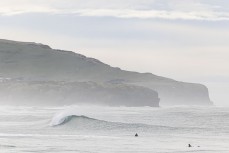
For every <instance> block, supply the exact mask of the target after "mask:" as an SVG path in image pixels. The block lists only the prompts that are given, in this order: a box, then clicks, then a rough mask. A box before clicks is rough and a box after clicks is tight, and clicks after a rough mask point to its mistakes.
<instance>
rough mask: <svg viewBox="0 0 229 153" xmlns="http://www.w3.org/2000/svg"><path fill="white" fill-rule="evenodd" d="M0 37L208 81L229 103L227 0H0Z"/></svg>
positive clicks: (219, 99)
mask: <svg viewBox="0 0 229 153" xmlns="http://www.w3.org/2000/svg"><path fill="white" fill-rule="evenodd" d="M0 38H2V39H11V40H18V41H35V42H40V43H44V44H49V45H50V46H51V47H53V48H58V49H66V50H72V51H75V52H78V53H82V54H84V55H86V56H90V57H94V58H97V59H99V60H101V61H103V62H105V63H107V64H110V65H112V66H114V67H121V68H122V69H126V70H133V71H139V72H151V73H154V74H157V75H161V76H165V77H170V78H173V79H176V80H180V81H187V82H197V83H203V84H205V85H207V86H208V87H209V91H210V96H211V99H212V100H213V101H214V102H215V104H217V105H228V106H229V102H228V100H229V93H228V92H229V1H227V0H1V1H0Z"/></svg>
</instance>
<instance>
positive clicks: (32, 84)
mask: <svg viewBox="0 0 229 153" xmlns="http://www.w3.org/2000/svg"><path fill="white" fill-rule="evenodd" d="M0 78H2V79H1V80H2V81H1V82H0V94H1V96H2V97H5V98H3V99H1V98H0V103H1V101H6V102H7V101H8V102H9V103H12V102H13V101H14V100H17V98H19V97H20V96H21V97H23V98H22V99H20V98H19V99H20V101H21V103H23V104H24V103H26V104H31V103H32V101H31V99H33V101H34V102H35V101H39V100H41V101H48V102H45V104H52V105H53V104H57V105H65V104H74V103H93V104H105V105H115V106H120V105H123V106H158V105H159V99H160V105H211V104H212V103H211V101H210V99H209V94H208V89H207V87H205V86H204V85H201V84H193V83H185V82H179V81H175V80H173V79H169V78H165V77H160V76H156V75H153V74H151V73H138V72H130V71H124V70H121V69H120V68H115V67H111V66H109V65H107V64H104V63H102V62H101V61H99V60H97V59H94V58H88V57H85V56H84V55H81V54H77V53H74V52H70V51H63V50H56V49H52V48H51V47H49V46H48V45H43V44H37V43H32V42H31V43H30V42H16V41H9V40H1V39H0ZM7 87H8V88H7ZM15 88H17V89H15ZM19 89H20V90H19ZM39 91H40V92H39ZM30 92H31V93H30ZM3 93H4V95H3ZM28 93H30V94H28ZM36 93H39V94H40V95H39V94H38V95H36ZM45 93H51V95H52V96H50V95H49V96H47V95H46V94H45ZM70 93H71V94H70ZM7 95H8V96H7ZM16 95H17V96H16ZM55 95H56V97H59V99H58V98H56V99H55ZM7 97H8V99H7ZM9 97H11V98H9ZM13 97H15V98H13ZM16 97H17V98H16ZM64 97H65V98H64ZM80 97H81V98H80ZM22 101H23V102H22ZM18 103H19V102H18ZM40 104H42V102H40Z"/></svg>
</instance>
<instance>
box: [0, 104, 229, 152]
mask: <svg viewBox="0 0 229 153" xmlns="http://www.w3.org/2000/svg"><path fill="white" fill-rule="evenodd" d="M135 133H138V135H139V137H137V138H136V137H134V135H135ZM188 144H191V145H192V146H193V147H192V148H188ZM228 144H229V108H223V107H165V108H150V107H138V108H127V107H96V106H71V107H56V108H54V107H52V108H51V107H46V108H44V107H0V152H1V153H12V152H13V153H14V152H16V153H24V152H39V153H41V152H44V153H56V152H63V153H66V152H82V153H84V152H90V153H91V152H96V153H97V152H98V153H103V152H104V153H108V152H109V153H111V152H149V153H151V152H154V153H184V152H197V153H198V152H201V153H229V145H228ZM198 146H199V147H198Z"/></svg>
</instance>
